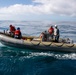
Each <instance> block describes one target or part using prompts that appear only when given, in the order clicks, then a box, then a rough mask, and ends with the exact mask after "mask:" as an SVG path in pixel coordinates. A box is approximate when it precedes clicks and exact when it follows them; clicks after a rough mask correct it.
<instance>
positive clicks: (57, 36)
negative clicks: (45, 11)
mask: <svg viewBox="0 0 76 75" xmlns="http://www.w3.org/2000/svg"><path fill="white" fill-rule="evenodd" d="M54 39H55V42H58V41H59V29H58V26H57V25H55V28H54Z"/></svg>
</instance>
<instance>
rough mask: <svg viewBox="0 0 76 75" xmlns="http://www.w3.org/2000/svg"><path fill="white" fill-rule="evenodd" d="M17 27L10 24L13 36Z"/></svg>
mask: <svg viewBox="0 0 76 75" xmlns="http://www.w3.org/2000/svg"><path fill="white" fill-rule="evenodd" d="M15 30H16V29H15V27H14V26H13V25H10V35H11V36H12V37H14V32H15Z"/></svg>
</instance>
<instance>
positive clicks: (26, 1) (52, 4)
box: [0, 0, 76, 21]
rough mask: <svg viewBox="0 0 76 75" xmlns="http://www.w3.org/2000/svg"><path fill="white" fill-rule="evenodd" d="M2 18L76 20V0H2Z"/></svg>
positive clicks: (0, 15)
mask: <svg viewBox="0 0 76 75" xmlns="http://www.w3.org/2000/svg"><path fill="white" fill-rule="evenodd" d="M0 20H25V21H76V0H0Z"/></svg>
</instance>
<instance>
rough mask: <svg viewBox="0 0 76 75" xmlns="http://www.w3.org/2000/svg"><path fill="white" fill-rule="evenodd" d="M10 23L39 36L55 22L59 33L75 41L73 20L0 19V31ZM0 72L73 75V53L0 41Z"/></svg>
mask: <svg viewBox="0 0 76 75" xmlns="http://www.w3.org/2000/svg"><path fill="white" fill-rule="evenodd" d="M10 24H12V25H14V26H15V27H16V28H17V27H20V28H21V32H22V34H23V35H30V36H39V35H40V33H41V32H42V31H45V30H47V29H48V28H49V27H50V26H51V25H53V26H54V25H55V24H57V25H58V27H59V30H60V37H61V38H70V39H73V41H74V43H76V22H49V21H43V22H42V21H0V31H2V32H3V31H4V30H7V29H9V25H10ZM0 75H76V53H61V52H51V51H45V52H43V51H38V50H37V51H34V50H28V49H18V48H13V47H12V48H11V47H7V46H4V45H2V44H1V43H0Z"/></svg>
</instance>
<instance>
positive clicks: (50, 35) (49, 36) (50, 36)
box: [47, 26, 54, 41]
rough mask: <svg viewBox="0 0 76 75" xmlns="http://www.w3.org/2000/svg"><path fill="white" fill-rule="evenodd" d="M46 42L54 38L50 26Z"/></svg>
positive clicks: (52, 29)
mask: <svg viewBox="0 0 76 75" xmlns="http://www.w3.org/2000/svg"><path fill="white" fill-rule="evenodd" d="M47 35H48V41H49V40H53V36H54V28H53V26H51V27H50V28H49V29H48V34H47Z"/></svg>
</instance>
